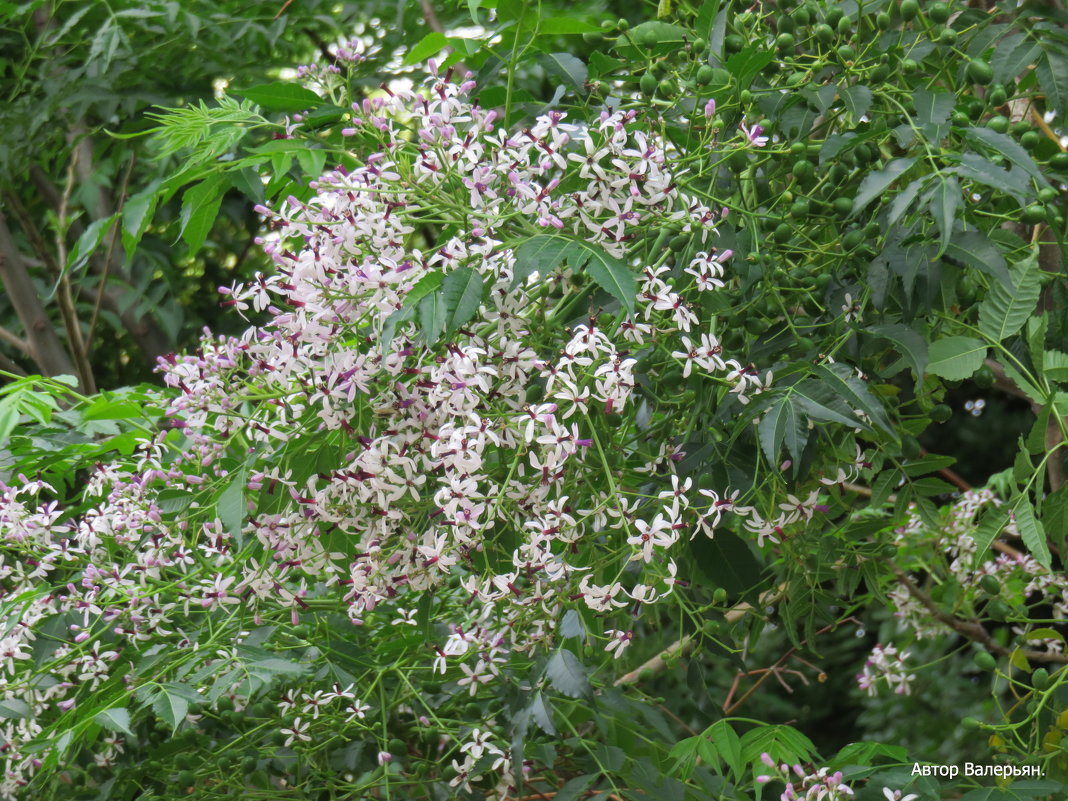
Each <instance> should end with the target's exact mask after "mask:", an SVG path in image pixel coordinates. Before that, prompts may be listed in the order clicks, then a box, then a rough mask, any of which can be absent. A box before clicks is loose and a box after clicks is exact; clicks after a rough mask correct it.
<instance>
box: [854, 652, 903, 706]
mask: <svg viewBox="0 0 1068 801" xmlns="http://www.w3.org/2000/svg"><path fill="white" fill-rule="evenodd" d="M909 656H910V654H909V652H908V651H902V652H901V653H898V651H897V649H896V648H895V647H894V646H892V645H886V646H883V645H876V646H875V647H874V648H873V649H872V651H871V655H870V656H869V657H868V659H867V661H865V663H864V669H863V670H862V671H861V672H860V673H858V674H857V686H859V687H860V689H862V690H867V692H868V695H877V694H878V692H879V686H878V685H879V682H883V683H885V684H886V686H888V687H890V688H892V689H893V691H894V692H895V693H897V694H898V695H908V694H909V692H910V691H911V685H912V682H913V681H914V680H915V679H916V675H915V674H914V673H909V672H908V668H906V667H905V661H906V660H907V659H908V658H909Z"/></svg>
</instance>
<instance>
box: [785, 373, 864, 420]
mask: <svg viewBox="0 0 1068 801" xmlns="http://www.w3.org/2000/svg"><path fill="white" fill-rule="evenodd" d="M790 391H791V393H792V394H794V395H796V396H797V397H798V398H799V399H800V401H801V404H802V405H803V407H804V409H805V411H806V412H807V413H808V416H809V417H811V418H813V419H815V420H824V421H826V422H828V423H841V424H842V425H846V426H849V427H851V428H867V427H868V425H867V423H864V422H862V421H861V420H858V419H857V418H856V416H855V415H854V414H853V410H852V409H850V408H849V407H848V406H847V405H846V404H845V403H844V402H843V401H842V398H841V397H839V396H838V395H837V394H836V393H835V391H834V390H833V389H832V388H831V387H830V386H829V385H828V384H827V383H825V382H823V381H816V380H814V379H809V380H806V381H802V382H801V383H800V384H795V385H794V386H793V387H791V388H790Z"/></svg>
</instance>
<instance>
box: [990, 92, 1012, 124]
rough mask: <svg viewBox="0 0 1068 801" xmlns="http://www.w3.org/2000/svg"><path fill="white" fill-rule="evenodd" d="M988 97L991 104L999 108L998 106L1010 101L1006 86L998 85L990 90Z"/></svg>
mask: <svg viewBox="0 0 1068 801" xmlns="http://www.w3.org/2000/svg"><path fill="white" fill-rule="evenodd" d="M987 99H988V100H989V101H990V105H992V106H994V107H995V108H997V107H998V106H1004V105H1005V103H1006V102H1008V99H1009V96H1008V94H1007V93H1006V92H1005V89H1004V87H1001V86H997V87H994V88H993V89H991V90H990V94H989V95H987ZM1006 127H1007V126H1006Z"/></svg>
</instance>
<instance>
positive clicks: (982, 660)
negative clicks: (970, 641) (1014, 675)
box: [972, 651, 998, 673]
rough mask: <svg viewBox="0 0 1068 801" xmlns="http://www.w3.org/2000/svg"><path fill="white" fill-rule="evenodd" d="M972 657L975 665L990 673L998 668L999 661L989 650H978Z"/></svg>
mask: <svg viewBox="0 0 1068 801" xmlns="http://www.w3.org/2000/svg"><path fill="white" fill-rule="evenodd" d="M972 659H973V661H974V662H975V666H976V667H977V668H979V669H980V670H985V671H987V672H988V673H989V672H992V671H994V670H997V667H998V662H997V660H996V659H994V655H993V654H992V653H990V652H989V651H976V652H975V656H974V657H972Z"/></svg>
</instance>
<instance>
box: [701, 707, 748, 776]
mask: <svg viewBox="0 0 1068 801" xmlns="http://www.w3.org/2000/svg"><path fill="white" fill-rule="evenodd" d="M708 734H709V735H710V736H711V737H712V741H713V742H714V743H715V744H716V752H717V754H719V756H720V757H721V758H722V759H723V761H724V762H726V763H727V766H728V767H729V768H730V769H731V773H732V774H733V776H734V780H735V781H740V780H741V779H742V778H743V771H744V770H745V768H744V764H745V763H744V762H743V760H742V741H741V739H740V738H739V737H738V734H737V733H736V732H735V731H734V727H733V726H731V724H730V723H728V722H727V721H725V720H719V721H716V722H715V723H713V724H712V726H711V727H710V728H709V730H708Z"/></svg>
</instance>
